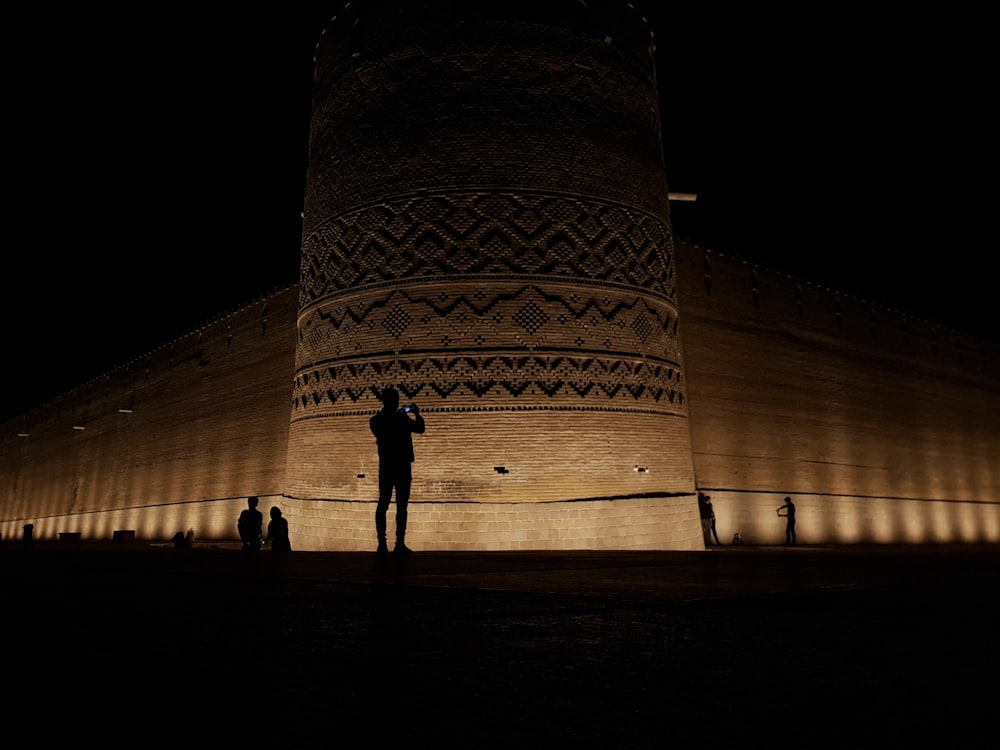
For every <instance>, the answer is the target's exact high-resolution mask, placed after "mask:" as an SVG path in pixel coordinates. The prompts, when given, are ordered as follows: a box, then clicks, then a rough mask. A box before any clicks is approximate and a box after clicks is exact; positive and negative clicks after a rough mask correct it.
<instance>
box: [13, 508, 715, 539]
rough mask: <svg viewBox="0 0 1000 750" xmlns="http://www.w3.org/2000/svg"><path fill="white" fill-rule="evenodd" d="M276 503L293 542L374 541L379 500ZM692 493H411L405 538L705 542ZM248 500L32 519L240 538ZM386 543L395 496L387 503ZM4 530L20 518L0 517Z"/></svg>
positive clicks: (39, 534) (58, 527)
mask: <svg viewBox="0 0 1000 750" xmlns="http://www.w3.org/2000/svg"><path fill="white" fill-rule="evenodd" d="M272 505H277V506H278V507H280V508H281V510H282V513H283V515H284V516H285V517H286V518H287V519H288V523H289V531H290V536H291V539H292V545H293V547H294V549H296V550H302V551H309V550H312V551H366V550H374V549H375V544H376V539H375V502H374V501H357V502H347V501H318V500H288V499H285V498H281V497H261V499H260V509H261V510H262V511H263V513H264V517H265V521H266V519H267V515H268V511H269V509H270V508H271V506H272ZM693 506H694V504H693V503H692V502H691V499H690V497H678V498H671V497H666V498H664V497H659V498H630V499H619V500H592V501H579V502H563V503H558V502H556V503H532V504H526V503H517V504H513V503H506V504H502V503H493V504H490V503H485V504H484V503H422V502H411V503H410V513H409V523H408V529H407V536H406V540H407V544H408V546H410V547H412V548H413V549H415V550H424V551H428V550H451V551H464V550H468V551H473V550H480V551H481V550H542V549H545V550H580V549H584V550H613V549H615V550H622V549H635V550H644V549H645V550H660V549H664V550H665V549H671V550H700V549H702V539H701V527H700V524H699V521H698V515H697V510H696V508H694V507H693ZM245 507H246V500H245V499H244V498H239V499H227V500H217V501H212V502H202V503H180V504H175V505H168V506H150V507H146V508H135V509H131V510H128V511H107V512H100V513H86V514H67V515H60V516H52V517H49V518H40V519H35V520H34V538H35V539H36V540H38V541H54V540H57V539H58V538H59V534H60V533H64V532H79V533H80V534H81V539H82V540H105V541H110V540H111V538H112V537H113V534H114V532H115V531H116V530H118V529H131V530H134V531H135V532H136V533H135V536H136V540H137V541H143V540H155V541H157V542H161V543H162V541H163V540H164V539H170V538H171V537H172V536H173V534H175V533H177V532H178V531H183V532H186V531H187V530H188V529H191V530H192V531H193V532H194V535H195V540H196V541H199V542H201V543H208V542H211V541H213V540H216V541H235V539H236V519H237V518H238V517H239V514H240V511H242V510H243V508H245ZM388 520H389V537H390V543H391V540H392V539H393V537H394V536H395V505H393V506H391V507H390V508H389V514H388ZM0 531H2V533H3V539H4V540H13V539H20V538H21V534H22V526H19V525H17V524H14V523H11V522H7V523H5V524H4V525H3V526H0Z"/></svg>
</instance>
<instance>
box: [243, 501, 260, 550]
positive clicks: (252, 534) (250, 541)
mask: <svg viewBox="0 0 1000 750" xmlns="http://www.w3.org/2000/svg"><path fill="white" fill-rule="evenodd" d="M259 502H260V500H258V498H257V496H256V495H251V496H250V497H248V498H247V507H246V509H245V510H244V511H243V512H242V513H240V519H239V521H237V522H236V528H237V529H238V530H239V532H240V541H242V542H243V549H244V550H247V551H253V550H259V549H260V545H261V535H262V533H263V528H264V515H263V514H262V513H261V512H260V511H259V510H257V504H258V503H259Z"/></svg>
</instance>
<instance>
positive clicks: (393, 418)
mask: <svg viewBox="0 0 1000 750" xmlns="http://www.w3.org/2000/svg"><path fill="white" fill-rule="evenodd" d="M380 399H381V401H382V410H381V411H379V412H377V413H376V414H375V415H374V416H373V417H372V418H371V419H370V420H369V422H368V426H369V427H370V428H371V431H372V434H373V435H374V436H375V443H376V445H377V446H378V505H377V506H376V507H375V532H376V534H378V549H377V553H378V554H379V556H383V555H386V554H388V553H389V548H388V546H387V545H386V513H387V512H388V510H389V503H390V501H391V500H392V492H393V490H395V491H396V546H395V548H394V549H393V552H394V553H397V554H407V553H409V552H411V550H410V548H409V547H407V546H406V517H407V508H406V506H407V504H408V503H409V501H410V484H411V482H412V478H413V475H412V469H411V464H412V463H413V460H414V456H413V433H417V434H418V435H422V434H423V432H424V418H423V417H422V416H420V408H419V407H418V406H417V405H416V404H412V405H410V406H407V407H404V408H403V409H400V408H399V392H398V391H397V390H396V389H395V388H386V389H385V390H383V391H382V395H381V396H380Z"/></svg>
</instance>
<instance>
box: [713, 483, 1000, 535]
mask: <svg viewBox="0 0 1000 750" xmlns="http://www.w3.org/2000/svg"><path fill="white" fill-rule="evenodd" d="M705 492H707V493H708V494H709V495H711V497H712V505H713V507H714V508H715V517H716V531H717V532H718V534H719V541H720V542H721V543H722V544H724V545H726V544H731V543H732V541H733V536H734V535H735V534H737V533H739V534H741V535H742V536H743V538H744V540H745V542H746V543H747V544H763V545H774V544H784V543H785V519H784V518H779V517H778V515H777V513H776V511H777V508H778V506H779V505H781V504H782V502H783V500H784V497H785V495H784V494H781V493H773V492H726V491H722V490H714V489H708V490H705ZM792 500H793V502H794V503H795V509H796V514H795V515H796V522H795V532H796V538H797V541H798V544H944V543H961V544H974V543H990V544H996V543H1000V503H991V502H967V501H957V500H956V501H948V500H913V499H905V498H887V497H847V496H831V495H793V496H792Z"/></svg>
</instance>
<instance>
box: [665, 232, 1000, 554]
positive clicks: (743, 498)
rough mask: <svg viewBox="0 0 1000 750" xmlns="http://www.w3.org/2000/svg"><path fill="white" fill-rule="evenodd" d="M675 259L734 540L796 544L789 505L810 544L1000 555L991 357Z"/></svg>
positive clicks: (712, 485) (698, 456) (968, 345)
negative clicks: (787, 516)
mask: <svg viewBox="0 0 1000 750" xmlns="http://www.w3.org/2000/svg"><path fill="white" fill-rule="evenodd" d="M678 257H679V262H678V270H679V274H680V279H679V282H680V283H679V288H680V309H681V312H680V314H681V320H682V321H683V325H684V334H683V335H684V344H685V362H686V364H687V378H688V380H687V385H688V393H689V400H688V406H689V409H690V411H691V422H692V424H691V436H692V445H693V453H694V462H695V473H696V478H697V483H698V486H699V489H703V490H704V491H706V492H708V493H709V494H711V495H712V498H713V504H714V506H715V510H716V515H717V517H718V519H719V525H720V527H721V528H720V536H721V537H722V539H723V541H730V540H731V538H732V534H733V533H734V532H736V531H739V532H740V533H743V534H744V535H746V534H747V532H748V531H749V532H752V534H753V537H754V539H753V541H758V542H769V543H770V542H779V541H784V521H783V520H779V519H777V518H776V516H775V508H777V506H778V505H780V504H781V500H782V498H783V497H784V496H785V495H793V496H795V497H796V498H799V499H800V502H799V514H798V515H799V520H798V529H799V532H800V538H801V540H803V541H812V542H817V541H838V542H861V541H872V542H889V541H896V542H903V541H906V542H918V541H945V540H950V541H982V540H990V541H997V540H1000V520H998V519H1000V469H998V462H997V461H996V457H997V456H998V455H1000V421H998V416H997V415H1000V377H998V375H997V370H996V367H997V357H996V353H997V352H996V348H995V347H994V346H992V345H990V344H988V343H985V342H982V341H977V340H975V339H973V338H970V337H965V336H962V335H961V334H958V333H955V332H951V331H947V330H941V329H937V328H935V327H934V326H932V325H931V324H929V323H927V322H925V321H920V320H914V319H909V318H907V317H905V316H903V315H902V314H900V313H895V312H892V311H889V310H885V309H883V308H878V307H876V306H872V305H870V304H868V303H865V302H863V301H861V300H857V299H854V298H851V297H845V296H842V295H837V294H836V293H835V292H832V291H830V290H826V289H822V288H819V287H815V286H811V285H808V284H805V283H802V282H798V281H796V280H794V279H791V278H788V277H786V276H783V275H781V274H778V273H774V272H770V271H767V270H765V269H760V268H756V269H755V268H754V267H753V266H752V265H750V264H747V263H744V262H742V261H738V260H734V259H731V258H727V257H726V256H724V255H721V254H718V253H713V252H710V251H708V250H705V249H703V248H699V247H697V246H694V245H681V247H680V248H679V250H678ZM706 259H708V264H706ZM723 531H724V532H725V533H723ZM727 535H728V538H726V536H727Z"/></svg>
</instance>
